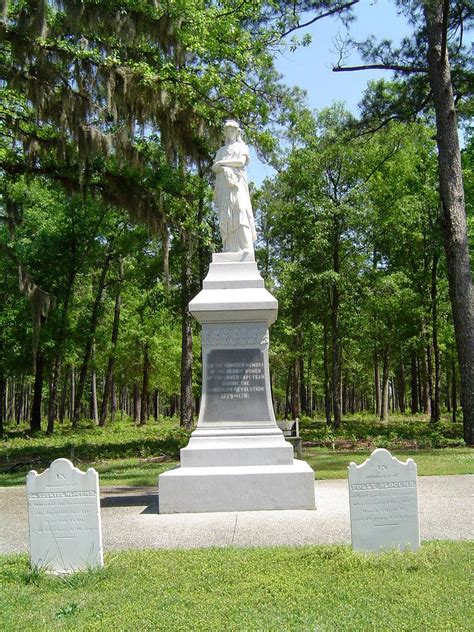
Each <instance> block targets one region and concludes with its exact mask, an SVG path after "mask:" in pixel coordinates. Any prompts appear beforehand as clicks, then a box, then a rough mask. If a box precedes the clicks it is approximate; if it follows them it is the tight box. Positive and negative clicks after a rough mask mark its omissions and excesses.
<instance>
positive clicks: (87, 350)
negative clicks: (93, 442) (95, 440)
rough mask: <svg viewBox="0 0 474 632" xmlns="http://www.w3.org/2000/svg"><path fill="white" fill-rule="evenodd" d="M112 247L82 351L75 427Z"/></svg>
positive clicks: (104, 265)
mask: <svg viewBox="0 0 474 632" xmlns="http://www.w3.org/2000/svg"><path fill="white" fill-rule="evenodd" d="M112 245H113V241H111V242H110V244H109V248H108V252H107V255H106V257H105V259H104V262H103V264H102V269H101V271H100V278H99V284H98V286H97V292H96V295H95V300H94V305H93V307H92V314H91V319H90V324H89V331H88V332H87V340H86V347H85V349H84V356H83V358H82V364H81V370H80V372H79V381H78V384H77V390H76V398H75V403H74V412H73V418H72V424H73V426H76V425H77V423H78V421H79V415H80V408H81V401H82V396H83V394H84V387H85V384H86V377H87V370H88V367H89V360H90V357H91V352H92V345H93V342H94V335H95V331H96V329H97V325H98V322H99V314H100V306H101V303H102V295H103V293H104V288H105V279H106V277H107V272H108V271H109V268H110V263H111V261H112Z"/></svg>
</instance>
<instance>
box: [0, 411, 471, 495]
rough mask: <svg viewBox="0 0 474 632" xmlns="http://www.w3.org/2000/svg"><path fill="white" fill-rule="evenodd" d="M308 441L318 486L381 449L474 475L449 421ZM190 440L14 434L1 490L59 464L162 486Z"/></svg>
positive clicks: (139, 431)
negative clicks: (162, 478) (163, 475)
mask: <svg viewBox="0 0 474 632" xmlns="http://www.w3.org/2000/svg"><path fill="white" fill-rule="evenodd" d="M301 435H302V437H303V440H304V441H305V449H304V451H303V458H304V459H305V460H307V461H308V463H309V464H310V465H311V467H312V468H313V469H314V470H315V472H316V477H317V478H318V479H331V478H345V477H346V476H347V466H348V465H349V463H350V461H355V462H356V463H362V462H363V461H364V460H365V459H366V458H367V457H368V456H369V455H370V452H371V451H372V449H374V448H375V447H387V448H389V449H391V450H392V452H393V454H394V455H395V456H397V457H398V458H400V459H403V460H405V459H406V458H408V457H411V458H413V459H414V460H415V461H416V462H417V464H418V473H419V475H421V476H424V475H434V474H437V475H446V474H472V473H474V453H473V452H472V450H471V449H470V448H466V447H463V442H462V438H461V437H462V428H461V425H460V424H452V423H450V422H449V423H448V422H446V421H444V422H442V423H440V424H439V425H438V426H437V427H436V428H435V429H434V428H433V427H432V426H430V424H429V423H427V421H426V419H423V418H416V419H411V418H406V417H395V418H394V419H393V420H392V421H391V422H390V423H389V424H388V425H386V424H381V423H379V422H377V421H375V420H374V419H373V418H370V417H367V416H362V415H355V416H353V417H350V418H348V419H347V420H346V421H344V423H343V424H342V426H341V428H340V429H338V431H337V432H335V431H333V430H332V429H330V428H328V427H327V426H326V424H325V423H324V422H323V421H321V420H309V419H303V420H302V422H301ZM188 440H189V434H188V433H186V432H185V431H184V430H182V429H181V428H179V424H178V420H177V419H164V420H160V422H159V423H156V422H150V423H149V424H147V425H145V426H135V425H133V424H132V423H131V422H130V421H129V420H126V421H124V422H118V421H117V422H115V423H114V424H113V425H110V426H105V427H104V428H98V427H96V426H93V425H92V424H91V423H90V422H82V424H81V425H80V427H79V428H78V429H74V430H73V429H72V428H71V427H70V426H68V425H66V424H65V425H64V426H62V427H61V426H59V425H58V426H57V428H56V431H55V434H54V435H53V436H52V437H48V436H46V435H45V433H39V434H38V435H36V436H30V435H29V433H28V430H27V429H25V428H21V427H17V426H13V427H10V428H8V429H7V432H6V434H5V437H4V438H3V440H2V441H1V443H0V486H12V485H23V484H24V483H25V476H26V474H27V473H28V471H29V470H31V469H36V470H37V471H42V470H44V469H45V468H46V467H48V465H49V464H50V463H51V461H53V460H54V459H56V458H59V457H66V458H69V459H70V460H71V461H73V463H74V464H75V465H76V466H77V467H80V468H81V469H83V470H84V469H87V468H88V467H94V468H95V469H96V470H97V471H98V472H99V476H100V484H101V485H102V486H108V485H132V486H139V485H155V484H156V481H157V477H158V475H159V474H161V472H163V471H165V470H166V469H169V468H170V467H174V466H175V465H176V464H177V463H178V459H179V449H180V448H181V447H183V446H185V445H186V444H187V442H188ZM433 444H435V445H448V446H450V445H456V446H457V447H444V448H442V449H441V448H433V447H432V446H433ZM407 445H409V446H410V448H407ZM343 446H345V447H346V449H341V448H342V447H343ZM347 446H349V447H350V449H347ZM423 446H424V447H423Z"/></svg>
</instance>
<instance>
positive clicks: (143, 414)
mask: <svg viewBox="0 0 474 632" xmlns="http://www.w3.org/2000/svg"><path fill="white" fill-rule="evenodd" d="M149 376H150V360H149V357H148V343H145V346H144V349H143V379H142V409H141V411H140V426H143V425H145V424H146V422H147V421H148V383H149Z"/></svg>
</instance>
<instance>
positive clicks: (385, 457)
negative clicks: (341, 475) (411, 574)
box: [349, 449, 420, 551]
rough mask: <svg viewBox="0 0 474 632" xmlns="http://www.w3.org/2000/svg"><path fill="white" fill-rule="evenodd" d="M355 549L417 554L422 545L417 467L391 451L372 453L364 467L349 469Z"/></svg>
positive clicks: (409, 460)
mask: <svg viewBox="0 0 474 632" xmlns="http://www.w3.org/2000/svg"><path fill="white" fill-rule="evenodd" d="M349 504H350V514H351V534H352V548H353V549H354V550H356V551H380V550H383V549H390V548H399V549H406V548H408V549H412V550H416V549H417V548H418V547H419V545H420V535H419V520H418V496H417V485H416V463H415V462H414V461H413V459H408V460H407V462H406V463H403V462H401V461H399V460H398V459H396V458H395V457H393V456H392V455H391V454H390V452H389V451H388V450H384V449H378V450H375V451H374V452H372V454H371V456H370V458H369V459H367V460H366V461H365V463H363V464H362V465H356V464H355V463H351V464H350V465H349Z"/></svg>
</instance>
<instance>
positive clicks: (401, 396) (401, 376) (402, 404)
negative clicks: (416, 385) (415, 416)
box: [397, 350, 406, 415]
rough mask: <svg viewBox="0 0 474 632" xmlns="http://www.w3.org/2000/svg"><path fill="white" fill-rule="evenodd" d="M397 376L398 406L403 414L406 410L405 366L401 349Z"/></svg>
mask: <svg viewBox="0 0 474 632" xmlns="http://www.w3.org/2000/svg"><path fill="white" fill-rule="evenodd" d="M397 378H398V379H397V393H398V407H399V409H400V412H401V413H402V414H403V415H404V414H405V410H406V392H405V366H404V364H403V356H402V353H401V350H400V362H399V365H398V376H397Z"/></svg>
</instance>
